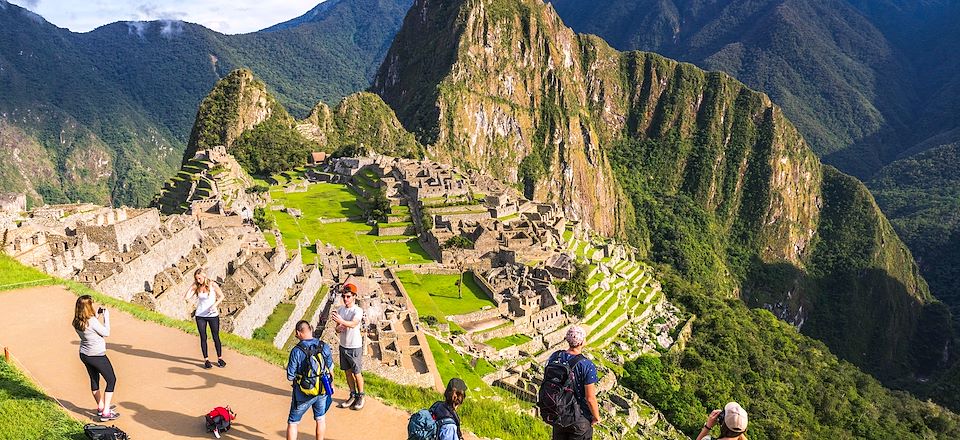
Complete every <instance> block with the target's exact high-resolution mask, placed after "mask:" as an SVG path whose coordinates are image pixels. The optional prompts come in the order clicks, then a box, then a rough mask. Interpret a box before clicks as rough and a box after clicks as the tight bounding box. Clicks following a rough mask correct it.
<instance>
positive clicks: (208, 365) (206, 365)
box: [203, 361, 213, 370]
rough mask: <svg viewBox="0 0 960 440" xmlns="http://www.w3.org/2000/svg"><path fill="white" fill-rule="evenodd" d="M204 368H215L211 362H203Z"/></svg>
mask: <svg viewBox="0 0 960 440" xmlns="http://www.w3.org/2000/svg"><path fill="white" fill-rule="evenodd" d="M203 368H206V369H208V370H209V369H211V368H213V364H211V363H210V361H203Z"/></svg>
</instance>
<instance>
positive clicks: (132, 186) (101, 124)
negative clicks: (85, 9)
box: [0, 0, 410, 206]
mask: <svg viewBox="0 0 960 440" xmlns="http://www.w3.org/2000/svg"><path fill="white" fill-rule="evenodd" d="M409 4H410V1H409V0H342V1H337V2H333V3H330V4H329V5H327V6H325V7H323V8H320V7H319V6H318V8H316V9H315V10H313V11H310V12H308V13H307V14H305V15H304V17H301V18H298V19H294V20H292V21H291V22H288V23H285V24H283V26H279V27H277V28H271V29H268V30H264V31H260V32H255V33H251V34H244V35H223V34H219V33H216V32H214V31H211V30H209V29H206V28H204V27H202V26H199V25H194V24H190V23H183V22H179V21H154V22H118V23H113V24H109V25H106V26H102V27H100V28H98V29H95V30H93V31H91V32H87V33H83V34H77V33H73V32H69V31H67V30H65V29H60V28H57V27H55V26H53V25H51V24H50V23H47V22H46V21H45V20H43V18H41V17H39V16H37V15H36V14H33V13H32V12H30V11H28V10H26V9H23V8H20V7H18V6H16V5H12V4H9V3H7V2H5V1H3V0H0V125H2V127H4V130H3V133H2V134H0V143H2V145H4V147H5V148H4V150H3V152H4V153H3V154H4V157H3V159H4V160H5V161H9V162H10V163H16V164H18V166H17V167H16V168H15V169H13V170H5V171H2V172H0V190H13V191H22V192H26V193H27V194H28V196H29V198H30V200H31V202H32V203H38V202H40V200H41V199H43V200H44V201H46V202H49V203H55V202H65V201H76V200H85V201H95V202H99V203H114V204H128V205H134V206H144V205H146V204H147V203H149V201H150V199H151V198H152V197H153V195H154V193H156V190H157V189H158V188H159V185H160V183H161V182H162V181H163V179H164V177H166V176H169V175H172V174H173V173H174V170H175V169H176V166H177V165H178V164H179V162H180V159H181V157H182V154H183V151H184V148H185V146H186V144H187V141H188V138H189V135H190V128H191V125H192V123H193V121H194V119H195V118H194V116H195V115H196V109H197V106H198V104H199V103H200V100H201V99H202V98H203V97H204V95H205V94H206V93H207V92H208V91H209V90H210V89H211V88H212V87H213V85H214V83H215V82H216V81H217V80H219V79H220V78H221V77H223V76H225V75H226V74H227V73H228V72H230V71H232V70H234V69H235V68H238V67H249V68H252V69H254V70H255V71H256V72H257V74H258V75H259V76H261V77H262V78H264V79H266V80H267V83H268V84H270V91H271V93H273V94H274V95H276V97H277V100H278V101H279V102H280V103H281V104H283V105H284V106H285V107H286V108H288V109H289V110H290V111H291V112H292V113H293V114H294V115H295V116H299V117H305V116H306V115H307V114H308V113H309V111H310V110H311V109H312V108H313V106H314V105H315V104H316V103H317V102H318V101H324V102H327V103H331V104H332V103H335V102H337V101H338V100H340V99H341V98H342V97H344V96H346V95H348V94H350V93H352V92H355V91H358V90H362V89H364V88H365V87H366V86H367V85H368V84H369V79H370V77H371V75H372V73H373V70H374V69H375V67H376V66H377V65H378V64H379V61H380V60H381V59H382V57H383V54H384V52H385V51H386V49H387V47H388V46H389V43H390V40H391V39H392V37H393V34H394V33H395V32H396V30H397V28H399V25H400V20H401V18H402V16H403V13H404V12H405V11H406V9H407V7H408V6H409ZM31 170H43V171H44V172H40V173H35V172H31Z"/></svg>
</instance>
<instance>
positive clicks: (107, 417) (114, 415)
mask: <svg viewBox="0 0 960 440" xmlns="http://www.w3.org/2000/svg"><path fill="white" fill-rule="evenodd" d="M119 417H120V413H118V412H116V411H110V412H108V413H103V414H100V421H101V422H109V421H111V420H117V419H118V418H119Z"/></svg>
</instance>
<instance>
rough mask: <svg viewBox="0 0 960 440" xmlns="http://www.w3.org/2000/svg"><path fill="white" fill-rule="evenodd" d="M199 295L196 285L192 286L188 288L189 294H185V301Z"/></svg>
mask: <svg viewBox="0 0 960 440" xmlns="http://www.w3.org/2000/svg"><path fill="white" fill-rule="evenodd" d="M195 296H197V290H196V289H195V288H194V286H190V290H187V294H186V295H184V296H183V299H184V301H190V300H192V299H193V297H195Z"/></svg>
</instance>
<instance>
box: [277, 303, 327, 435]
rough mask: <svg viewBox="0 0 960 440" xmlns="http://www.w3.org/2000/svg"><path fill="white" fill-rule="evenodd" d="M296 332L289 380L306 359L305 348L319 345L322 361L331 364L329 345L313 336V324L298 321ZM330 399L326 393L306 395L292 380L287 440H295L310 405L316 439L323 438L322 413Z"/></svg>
mask: <svg viewBox="0 0 960 440" xmlns="http://www.w3.org/2000/svg"><path fill="white" fill-rule="evenodd" d="M296 334H297V339H299V340H300V342H299V343H298V344H297V345H296V346H294V347H293V350H291V351H290V359H289V360H288V361H287V380H289V381H291V382H294V381H295V380H296V378H297V373H298V372H299V371H300V366H301V365H302V364H303V362H306V361H307V350H308V349H310V348H311V347H316V346H320V356H321V357H322V358H323V363H324V364H325V365H327V366H330V365H333V354H331V352H330V346H329V345H327V344H325V343H323V342H321V341H320V340H319V339H316V338H314V337H313V326H312V325H310V323H309V322H307V321H300V322H298V323H297V326H296ZM332 400H333V397H332V396H330V395H328V394H320V395H318V396H308V395H306V394H304V393H303V391H301V390H300V387H298V386H297V384H296V383H295V382H294V383H293V397H292V398H291V401H290V416H289V417H288V418H287V440H296V438H297V427H298V425H299V424H300V419H302V418H303V415H304V414H306V413H307V410H308V409H310V408H311V407H312V408H313V418H314V419H316V421H317V439H318V440H323V435H324V431H326V429H327V423H326V420H324V415H325V414H326V413H327V408H330V402H331V401H332Z"/></svg>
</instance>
